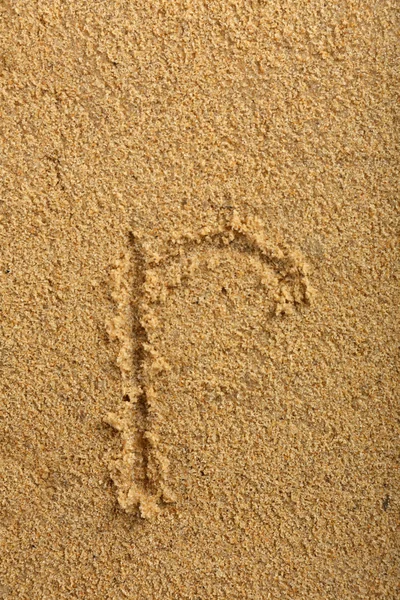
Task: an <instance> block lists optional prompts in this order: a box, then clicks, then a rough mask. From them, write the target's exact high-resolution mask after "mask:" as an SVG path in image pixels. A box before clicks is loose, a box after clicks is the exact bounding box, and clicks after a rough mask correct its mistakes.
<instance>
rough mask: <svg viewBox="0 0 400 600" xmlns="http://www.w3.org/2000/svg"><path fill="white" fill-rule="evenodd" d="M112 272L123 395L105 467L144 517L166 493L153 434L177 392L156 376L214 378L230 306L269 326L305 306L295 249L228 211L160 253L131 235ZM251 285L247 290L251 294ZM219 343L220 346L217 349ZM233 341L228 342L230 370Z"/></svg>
mask: <svg viewBox="0 0 400 600" xmlns="http://www.w3.org/2000/svg"><path fill="white" fill-rule="evenodd" d="M210 274H211V275H210ZM113 277H114V288H115V291H114V299H115V301H116V303H117V305H118V314H117V316H116V318H115V319H114V320H113V321H112V323H111V324H110V326H109V333H110V336H111V337H113V338H116V339H118V340H119V341H120V344H121V346H120V353H119V357H118V364H119V367H120V370H121V378H122V388H123V389H122V396H123V398H124V402H121V410H119V411H117V412H116V413H112V414H109V415H108V417H107V419H106V420H107V422H108V423H109V424H110V425H111V426H112V427H114V428H115V429H116V430H118V431H119V432H120V435H121V441H122V448H121V450H120V452H118V454H117V455H116V456H113V457H111V458H110V470H111V476H112V479H113V481H114V483H115V486H116V488H117V494H118V501H119V504H120V506H121V507H122V508H123V509H124V510H126V511H127V512H137V511H139V514H140V515H141V516H142V517H143V518H151V517H152V516H153V515H155V514H157V512H159V510H160V508H161V507H162V506H163V505H165V504H168V503H171V502H174V501H175V499H176V498H175V490H173V489H170V487H169V459H168V456H167V453H166V452H165V448H166V447H167V444H168V440H165V439H161V437H162V424H163V422H165V420H168V418H169V417H168V413H169V404H168V403H169V400H170V402H172V401H174V402H175V403H176V401H177V400H176V398H178V396H179V395H178V394H175V393H174V392H171V391H170V392H169V394H171V395H170V396H169V398H168V397H166V396H168V394H165V393H163V390H165V389H166V386H165V382H168V378H171V380H170V384H169V385H170V388H168V389H170V390H173V389H176V390H178V389H179V386H180V385H182V383H179V382H180V381H182V377H183V376H184V375H182V374H185V373H186V374H187V375H186V377H190V372H191V368H193V369H194V368H196V369H197V372H199V370H200V371H201V370H203V371H204V373H206V375H205V377H206V378H207V381H208V383H209V384H210V385H213V381H215V382H216V385H219V384H221V382H222V379H223V378H224V377H225V376H224V374H223V373H224V370H223V367H224V365H223V364H222V363H223V361H222V363H221V360H220V359H219V358H218V356H223V352H228V350H227V348H228V347H229V346H230V341H229V340H230V339H233V337H235V336H234V334H229V331H230V325H229V318H231V317H230V315H235V314H239V313H237V311H236V313H235V310H236V308H235V306H236V305H238V306H241V307H243V306H244V307H245V309H246V311H248V314H249V315H251V314H252V313H254V314H255V315H258V316H257V319H258V320H257V323H258V322H259V323H260V327H262V321H263V319H264V317H263V316H262V315H265V323H271V322H273V321H274V319H279V317H280V315H290V314H291V313H292V312H293V311H295V310H296V309H300V308H301V307H302V306H304V305H307V304H309V302H310V286H309V282H308V278H307V267H306V265H305V263H304V260H303V258H302V257H301V255H300V254H299V253H296V252H291V251H290V250H289V249H287V248H285V247H280V246H279V247H278V246H274V245H271V244H270V243H269V242H268V240H267V239H266V238H265V235H264V233H263V230H262V227H261V226H260V224H259V223H257V222H249V221H246V222H243V221H241V220H240V219H239V217H238V216H237V215H236V214H234V216H233V218H232V219H231V221H230V222H229V223H227V224H225V225H223V226H221V227H219V228H218V230H216V231H209V230H207V231H204V232H203V234H201V235H198V236H191V235H183V236H180V237H179V238H177V239H175V240H171V242H170V244H169V246H168V248H167V249H166V250H165V252H163V253H162V254H157V255H156V254H153V253H152V252H151V251H150V249H149V245H148V244H146V242H143V241H141V240H138V239H137V238H136V237H134V236H132V248H131V250H130V252H128V253H127V254H126V255H125V256H124V257H122V258H121V260H120V261H119V262H118V264H117V267H116V269H115V270H114V274H113ZM210 277H211V280H210ZM235 286H236V287H235ZM233 287H235V290H236V291H232V290H233ZM253 288H257V294H256V295H253V296H252V291H251V290H252V289H253ZM216 299H217V300H216ZM241 314H244V315H246V312H244V313H243V311H242V313H241ZM199 315H200V317H199ZM179 319H180V323H178V320H179ZM237 320H240V319H239V317H238V318H237ZM211 322H212V325H211ZM218 324H221V326H220V327H221V329H220V331H221V332H222V333H221V335H219V334H218V326H219V325H218ZM208 325H209V326H210V329H209V331H210V332H213V333H208V331H207V330H208ZM240 326H241V324H240V323H236V324H235V327H236V330H237V332H238V333H237V335H236V334H235V335H236V338H237V339H238V340H239V342H238V343H240V344H242V346H243V347H246V348H248V347H249V343H250V342H249V341H248V335H249V334H248V333H246V336H247V337H244V336H242V337H243V341H240V340H241V337H240V336H241V335H242V334H241V333H240ZM238 328H239V329H238ZM236 330H235V331H236ZM215 332H217V333H215ZM229 335H230V336H231V338H229ZM250 335H251V334H250ZM224 336H225V337H224ZM236 338H235V339H236ZM224 339H225V342H226V343H225V342H224V341H223V340H224ZM226 340H227V341H226ZM223 343H225V346H224V348H225V349H222V350H221V348H222V346H221V348H220V349H219V350H218V346H220V345H221V344H223ZM235 343H236V342H235ZM207 344H208V345H207ZM236 347H237V348H239V346H237V345H236V346H234V344H233V345H231V350H230V352H231V355H230V359H229V360H230V368H231V369H234V368H235V367H234V366H232V365H235V364H236V363H235V358H234V354H235V353H236V354H237V352H236V350H235V348H236ZM202 348H203V350H202ZM218 352H219V354H218ZM221 352H222V354H221ZM213 356H215V357H217V358H215V365H214V366H213ZM170 363H173V364H172V366H171V364H170ZM218 364H220V365H221V364H222V366H221V368H220V370H219V371H218V369H217V367H216V365H218ZM237 365H238V366H237V368H238V369H240V362H237ZM178 371H179V372H178ZM217 371H218V372H217ZM231 375H232V376H234V373H231ZM179 377H180V379H179ZM228 379H229V377H228ZM172 381H173V387H171V385H172V384H171V382H172ZM218 382H219V383H218ZM226 385H229V381H227V383H226ZM172 394H173V395H174V398H172ZM188 402H189V404H187V406H190V399H189V400H188ZM182 410H183V409H182ZM177 427H179V423H178V424H177Z"/></svg>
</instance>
